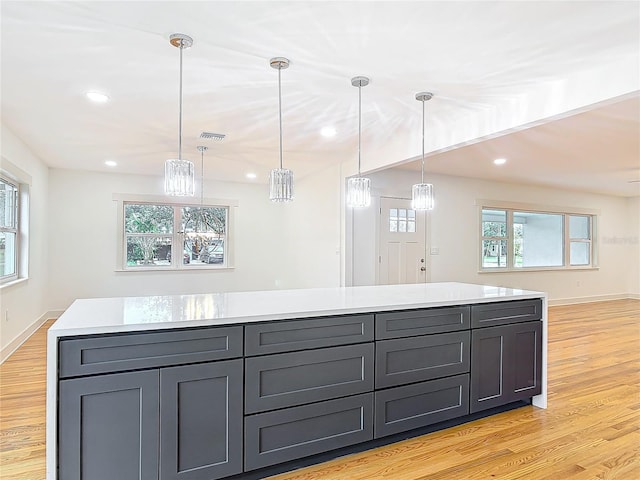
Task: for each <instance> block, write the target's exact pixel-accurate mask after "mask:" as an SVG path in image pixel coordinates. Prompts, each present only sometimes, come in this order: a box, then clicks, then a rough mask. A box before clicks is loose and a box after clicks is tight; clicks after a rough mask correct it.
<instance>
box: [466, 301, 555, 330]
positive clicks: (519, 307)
mask: <svg viewBox="0 0 640 480" xmlns="http://www.w3.org/2000/svg"><path fill="white" fill-rule="evenodd" d="M540 319H542V300H541V299H539V298H535V299H533V300H514V301H512V302H496V303H484V304H480V305H472V306H471V328H481V327H493V326H495V325H507V324H509V323H519V322H530V321H532V320H540Z"/></svg>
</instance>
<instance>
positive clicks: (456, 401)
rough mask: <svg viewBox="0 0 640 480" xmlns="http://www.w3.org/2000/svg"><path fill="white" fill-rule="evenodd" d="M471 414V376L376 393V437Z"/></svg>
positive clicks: (433, 381)
mask: <svg viewBox="0 0 640 480" xmlns="http://www.w3.org/2000/svg"><path fill="white" fill-rule="evenodd" d="M468 413H469V374H464V375H457V376H455V377H447V378H441V379H438V380H431V381H429V382H423V383H417V384H415V385H406V386H404V387H397V388H390V389H388V390H383V391H380V392H376V393H375V437H376V438H380V437H385V436H387V435H392V434H394V433H400V432H405V431H407V430H412V429H414V428H420V427H424V426H427V425H431V424H434V423H438V422H442V421H444V420H450V419H452V418H457V417H461V416H463V415H467V414H468Z"/></svg>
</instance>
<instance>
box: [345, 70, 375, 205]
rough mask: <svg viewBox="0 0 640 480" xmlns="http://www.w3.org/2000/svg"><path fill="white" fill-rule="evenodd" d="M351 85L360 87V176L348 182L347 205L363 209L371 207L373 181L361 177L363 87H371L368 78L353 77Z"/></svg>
mask: <svg viewBox="0 0 640 480" xmlns="http://www.w3.org/2000/svg"><path fill="white" fill-rule="evenodd" d="M351 85H353V86H354V87H358V176H357V177H353V178H350V179H349V180H347V205H348V206H350V207H352V208H363V207H368V206H369V205H371V180H370V179H368V178H365V177H363V176H362V175H361V171H360V167H361V164H362V161H361V155H360V150H361V144H362V87H366V86H367V85H369V79H368V78H367V77H353V78H352V79H351Z"/></svg>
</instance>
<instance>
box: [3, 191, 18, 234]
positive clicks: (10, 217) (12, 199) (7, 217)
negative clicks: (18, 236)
mask: <svg viewBox="0 0 640 480" xmlns="http://www.w3.org/2000/svg"><path fill="white" fill-rule="evenodd" d="M17 192H18V189H17V187H15V186H13V185H11V184H10V183H7V182H5V181H4V180H0V227H9V228H16V226H17V223H16V222H17V215H16V214H17V204H16V202H17V199H18V196H17Z"/></svg>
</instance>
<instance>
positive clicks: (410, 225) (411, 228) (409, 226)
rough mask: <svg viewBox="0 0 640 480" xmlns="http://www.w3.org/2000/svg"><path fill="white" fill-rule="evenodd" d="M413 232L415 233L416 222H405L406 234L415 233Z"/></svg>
mask: <svg viewBox="0 0 640 480" xmlns="http://www.w3.org/2000/svg"><path fill="white" fill-rule="evenodd" d="M415 231H416V221H415V219H413V220H411V219H410V220H409V221H408V222H407V232H409V233H415Z"/></svg>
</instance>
